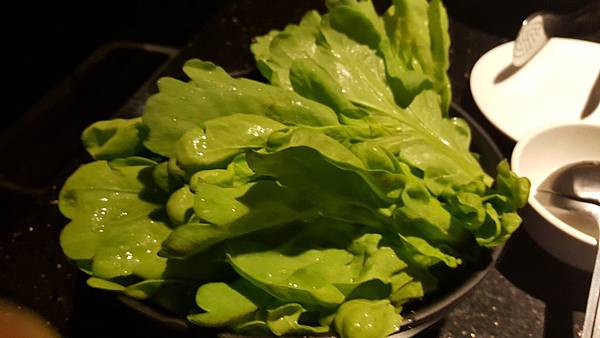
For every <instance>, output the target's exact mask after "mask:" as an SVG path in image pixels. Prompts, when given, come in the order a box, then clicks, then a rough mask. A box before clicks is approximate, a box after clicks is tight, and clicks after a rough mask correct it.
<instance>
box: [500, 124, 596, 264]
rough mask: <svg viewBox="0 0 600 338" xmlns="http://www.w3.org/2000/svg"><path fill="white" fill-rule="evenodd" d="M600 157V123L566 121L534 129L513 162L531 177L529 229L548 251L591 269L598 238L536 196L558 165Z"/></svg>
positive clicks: (519, 146) (520, 144)
mask: <svg viewBox="0 0 600 338" xmlns="http://www.w3.org/2000/svg"><path fill="white" fill-rule="evenodd" d="M587 160H590V161H598V160H600V125H591V124H586V123H574V124H565V125H560V126H554V127H549V128H546V129H542V130H538V131H536V132H533V133H531V134H529V135H527V136H526V137H524V138H523V139H521V140H520V141H519V142H518V143H517V145H516V147H515V149H514V151H513V154H512V159H511V166H512V169H513V170H514V172H515V173H516V174H517V175H519V176H525V177H527V178H529V180H530V181H531V192H530V194H529V200H528V202H529V206H530V207H531V208H529V209H526V210H525V214H524V219H525V220H526V221H525V222H524V226H525V229H526V230H527V232H529V234H530V235H531V236H532V238H533V239H534V240H535V241H536V242H537V243H538V244H539V245H540V246H541V247H543V248H544V249H545V250H546V251H548V252H549V253H550V254H552V255H553V256H555V257H556V258H558V259H560V260H562V261H563V262H565V263H567V264H570V265H572V266H574V267H577V268H580V269H583V270H587V271H591V270H592V267H593V264H594V257H595V251H596V242H597V241H596V239H595V238H594V237H592V236H591V235H589V234H587V233H585V232H582V231H580V230H578V229H576V228H574V227H572V226H570V225H569V224H567V223H565V222H563V221H562V220H561V219H559V218H558V217H556V216H555V215H554V214H552V213H551V212H550V211H548V210H547V209H546V208H545V207H544V206H543V205H542V204H541V203H540V202H539V201H538V199H537V198H536V191H537V187H538V186H539V184H540V183H541V182H542V181H543V180H544V179H546V177H548V175H550V174H551V173H552V172H554V171H555V170H556V169H558V168H560V167H562V166H564V165H567V164H570V163H575V162H580V161H587Z"/></svg>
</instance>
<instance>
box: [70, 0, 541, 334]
mask: <svg viewBox="0 0 600 338" xmlns="http://www.w3.org/2000/svg"><path fill="white" fill-rule="evenodd" d="M326 4H327V12H326V13H323V14H319V13H317V12H315V11H311V12H309V13H307V14H306V15H305V16H304V17H303V18H302V20H301V21H300V22H299V23H298V24H290V25H288V26H286V27H285V29H283V30H281V31H276V30H274V31H271V32H269V33H268V34H266V35H265V36H261V37H257V38H256V40H255V41H254V42H253V44H252V46H251V50H252V52H253V54H254V57H255V59H256V63H257V67H258V69H259V70H260V72H261V73H262V74H263V75H264V76H265V78H266V79H267V80H268V82H269V83H261V82H257V81H252V80H248V79H241V78H232V77H231V76H229V75H228V74H227V73H226V72H225V71H224V70H223V69H222V68H220V67H218V66H217V65H215V64H213V63H210V62H206V61H201V60H190V61H188V62H186V64H185V65H184V67H183V70H184V72H185V74H187V76H188V77H189V81H181V80H176V79H173V78H163V79H161V80H159V82H158V89H159V92H158V93H157V94H155V95H153V96H152V97H150V99H148V101H147V103H146V107H145V111H144V113H143V116H141V117H139V118H135V119H130V120H124V119H113V120H109V121H100V122H96V123H94V124H92V125H91V126H90V127H88V128H87V129H86V130H85V131H84V132H83V134H82V142H83V144H84V146H85V147H86V149H87V151H88V152H89V153H90V155H91V156H92V158H93V159H94V161H93V162H91V163H88V164H84V165H82V166H81V167H80V168H79V169H78V170H77V171H75V172H74V173H73V174H72V175H71V177H69V178H68V179H67V181H66V182H65V184H64V185H63V187H62V189H61V192H60V198H59V209H60V211H61V212H62V214H63V215H64V216H65V217H66V218H67V219H68V220H69V222H68V224H67V225H66V226H65V228H64V229H63V231H62V233H61V236H60V242H61V246H62V248H63V250H64V252H65V254H66V255H67V256H68V257H69V258H71V259H72V260H73V261H75V263H76V264H77V265H78V267H79V268H80V269H81V270H82V271H84V272H85V273H86V274H88V275H89V279H88V284H89V285H90V286H92V287H95V288H100V289H105V290H110V291H113V292H121V293H123V294H126V295H128V296H130V297H133V298H136V299H140V300H145V301H148V302H152V303H154V304H157V305H158V306H161V307H163V308H166V309H168V310H170V311H172V312H173V313H175V314H177V315H180V316H186V317H187V319H188V320H189V321H190V322H191V323H193V324H196V325H199V326H205V327H217V328H223V329H224V330H230V331H235V332H239V333H242V334H247V335H263V336H264V335H277V336H281V335H292V336H293V335H300V336H301V335H313V334H319V333H327V332H333V333H336V334H337V335H339V336H340V337H341V338H354V337H361V338H362V337H365V338H381V337H384V336H386V335H389V334H391V333H393V332H395V331H397V330H398V329H399V327H400V325H401V323H402V320H403V318H402V315H403V310H404V309H405V308H406V306H407V304H410V303H411V302H415V301H420V300H422V299H427V295H428V293H430V292H432V291H434V290H438V291H443V288H444V281H445V280H448V279H451V278H447V277H448V276H446V275H447V274H452V271H455V270H456V269H457V268H459V267H463V270H464V269H468V268H469V266H470V264H471V263H472V262H473V261H474V260H475V261H476V260H477V259H478V258H479V257H480V256H481V255H485V254H486V249H487V248H493V247H496V246H498V245H500V244H502V243H503V242H504V241H506V240H507V239H508V238H509V236H510V235H511V234H512V233H513V232H514V231H515V230H516V229H517V228H518V226H519V224H520V223H521V218H520V217H519V215H518V213H517V210H518V209H519V208H521V207H523V206H524V205H525V203H526V201H527V196H528V193H529V187H530V185H529V181H528V180H527V179H525V178H520V177H517V176H516V175H515V174H514V173H513V172H511V171H510V168H509V166H508V164H507V162H506V161H503V162H501V163H499V164H498V167H497V170H496V173H495V177H493V176H490V175H489V174H488V173H486V172H484V171H483V170H482V168H481V166H480V164H479V161H478V158H477V156H476V155H474V154H473V153H471V151H470V143H471V132H470V129H469V127H468V125H467V124H466V122H465V121H463V120H461V119H458V118H453V117H449V116H448V114H447V112H448V107H449V104H450V101H451V95H450V93H451V91H450V83H449V80H448V75H447V69H448V48H449V44H450V41H449V37H448V19H447V16H446V12H445V9H444V7H443V5H442V2H441V1H440V0H431V1H426V0H410V1H408V0H394V1H393V2H392V6H391V7H390V8H388V9H387V10H386V11H385V12H384V13H383V14H381V15H380V14H378V13H377V12H376V11H375V9H374V7H373V4H372V3H371V1H362V0H360V1H359V0H328V1H326ZM440 289H441V290H440Z"/></svg>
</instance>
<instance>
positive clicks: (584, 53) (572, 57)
mask: <svg viewBox="0 0 600 338" xmlns="http://www.w3.org/2000/svg"><path fill="white" fill-rule="evenodd" d="M513 45H514V42H508V43H505V44H503V45H500V46H498V47H496V48H494V49H492V50H490V51H488V52H487V53H486V54H484V55H483V56H482V57H481V58H480V59H479V60H478V61H477V63H476V64H475V66H474V67H473V70H472V72H471V80H470V85H471V93H472V94H473V98H474V100H475V103H476V104H477V106H478V107H479V109H480V110H481V112H482V113H483V115H485V117H486V118H487V119H488V120H490V121H491V122H492V123H493V124H494V125H495V126H496V127H497V128H498V129H500V130H501V131H502V132H503V133H505V134H506V135H508V136H509V137H511V138H512V139H513V140H520V139H521V138H523V137H524V136H525V135H527V134H528V133H530V132H532V131H534V130H536V129H540V128H543V127H547V126H550V125H556V124H564V123H570V122H576V121H579V120H581V115H582V112H583V110H584V107H585V106H586V102H587V101H588V97H589V95H590V92H591V90H592V87H593V86H594V83H595V81H596V79H597V78H598V76H600V44H599V43H594V42H589V41H583V40H575V39H565V38H552V39H550V40H549V41H548V43H547V44H546V45H545V46H544V48H542V50H540V51H539V52H538V54H537V55H536V56H535V57H533V59H531V60H530V61H529V62H528V63H527V64H525V65H524V66H522V67H520V68H515V67H514V66H512V63H511V60H512V51H513ZM583 121H584V122H585V123H591V124H598V125H600V105H599V106H597V107H596V109H595V110H594V111H593V112H592V113H591V114H589V115H588V116H587V118H585V119H584V120H583Z"/></svg>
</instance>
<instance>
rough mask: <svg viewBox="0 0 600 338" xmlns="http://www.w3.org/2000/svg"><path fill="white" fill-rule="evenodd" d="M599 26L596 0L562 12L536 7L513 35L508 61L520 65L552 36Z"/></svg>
mask: <svg viewBox="0 0 600 338" xmlns="http://www.w3.org/2000/svg"><path fill="white" fill-rule="evenodd" d="M597 29H600V1H599V0H593V1H592V2H591V3H590V4H589V5H586V6H584V7H583V8H581V9H579V10H577V11H575V12H572V13H569V14H565V15H558V14H554V13H550V12H546V11H539V12H535V13H533V14H531V15H529V16H528V17H527V18H526V19H525V20H523V24H522V25H521V28H520V30H519V33H518V34H517V38H516V39H515V45H514V47H513V59H512V64H513V65H514V66H515V67H521V66H522V65H524V64H525V63H527V61H529V60H531V58H533V57H534V56H535V54H537V52H539V51H540V50H541V49H542V47H544V45H545V44H546V42H548V40H549V39H550V38H551V37H553V36H564V37H567V36H575V35H580V34H585V33H589V32H593V31H595V30H597Z"/></svg>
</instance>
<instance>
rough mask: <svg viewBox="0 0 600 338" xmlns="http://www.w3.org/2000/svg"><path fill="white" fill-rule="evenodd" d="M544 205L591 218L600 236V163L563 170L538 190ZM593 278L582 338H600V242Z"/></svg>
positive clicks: (551, 208) (556, 172) (549, 178)
mask: <svg viewBox="0 0 600 338" xmlns="http://www.w3.org/2000/svg"><path fill="white" fill-rule="evenodd" d="M536 197H538V199H539V200H540V202H541V203H543V204H544V205H546V206H549V208H548V210H549V211H550V212H553V211H552V210H553V208H560V209H564V210H571V211H576V212H582V213H585V214H587V215H589V216H591V217H592V218H593V219H594V220H595V222H596V226H597V229H598V234H599V236H600V161H597V162H596V161H585V162H578V163H574V164H569V165H566V166H563V167H561V168H559V169H558V170H556V171H555V172H553V173H552V174H551V175H550V176H548V177H547V178H546V179H545V180H544V181H543V182H542V183H541V184H540V185H539V187H538V189H537V195H536ZM596 238H597V241H596V243H597V246H598V247H599V249H598V250H597V253H596V262H595V264H594V270H593V271H594V272H593V274H592V283H591V286H590V291H589V293H588V301H587V306H586V310H585V320H584V324H583V335H582V337H583V338H600V306H599V301H600V238H598V237H596Z"/></svg>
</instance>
